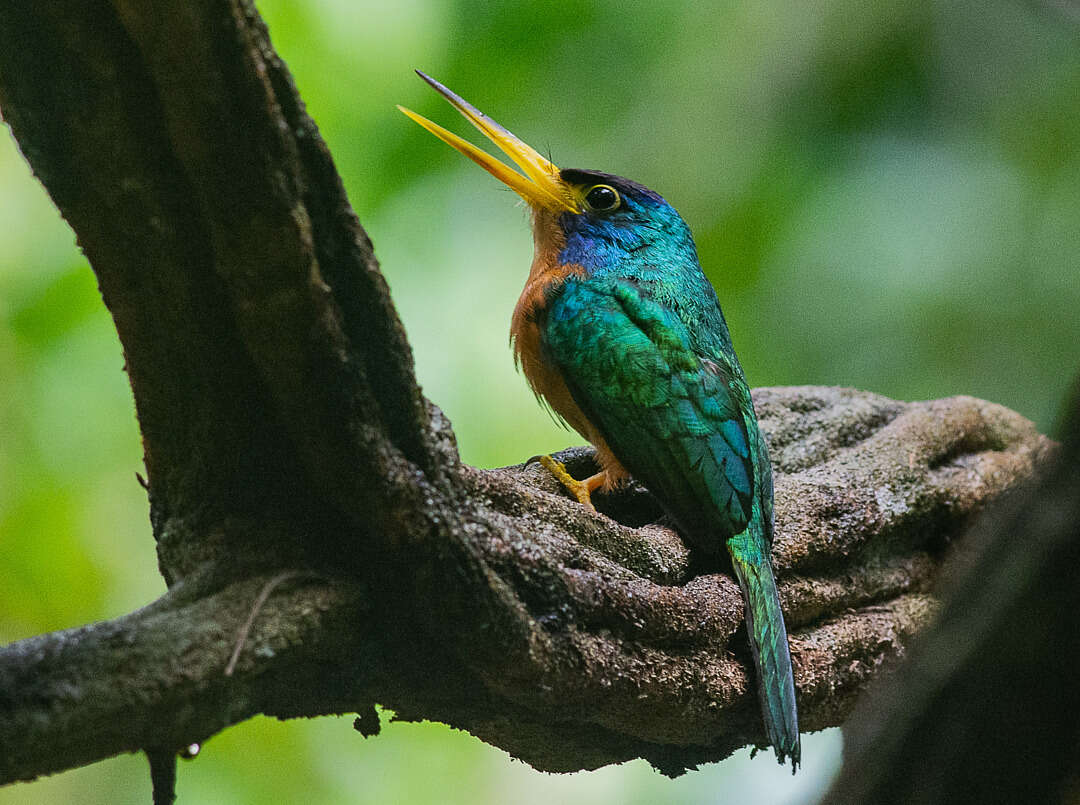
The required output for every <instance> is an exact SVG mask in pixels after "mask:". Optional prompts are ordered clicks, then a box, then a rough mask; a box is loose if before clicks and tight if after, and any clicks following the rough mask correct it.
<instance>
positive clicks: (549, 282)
mask: <svg viewBox="0 0 1080 805" xmlns="http://www.w3.org/2000/svg"><path fill="white" fill-rule="evenodd" d="M533 244H534V255H533V262H532V267H531V268H530V269H529V279H528V281H527V282H526V283H525V288H524V290H523V291H522V292H521V296H520V297H518V301H517V305H516V306H515V307H514V315H513V318H512V320H511V323H510V343H511V345H512V346H513V350H514V362H515V363H516V364H517V365H518V366H520V367H521V371H522V372H524V374H525V379H526V380H528V382H529V386H530V387H531V388H532V390H533V393H535V394H536V396H537V397H539V398H540V399H542V400H543V401H544V402H546V403H547V404H548V405H549V406H551V409H552V410H553V411H554V412H555V413H556V414H558V415H559V416H560V417H561V418H562V419H563V420H565V421H566V423H567V424H569V425H570V427H572V428H573V429H574V430H576V431H577V432H578V433H580V434H581V435H582V436H584V437H585V438H586V439H588V440H589V442H591V443H592V444H593V445H595V446H596V450H597V458H598V459H599V461H600V465H601V467H602V468H603V471H604V472H605V473H606V474H607V478H606V481H605V484H604V486H605V487H606V488H611V487H613V486H615V485H617V484H618V483H620V482H621V481H622V480H623V479H625V478H627V477H628V476H629V473H627V471H626V470H625V469H624V468H623V467H622V465H621V464H620V463H619V461H618V459H616V458H615V456H614V455H613V454H612V452H611V449H610V448H609V447H608V446H607V443H606V442H605V441H604V437H603V436H601V435H600V432H599V431H598V430H597V429H596V428H595V427H593V424H592V423H591V422H589V420H588V418H587V417H586V416H585V413H584V412H583V411H582V410H581V409H580V408H579V407H578V405H577V403H576V402H574V398H573V397H572V396H571V394H570V389H568V388H567V386H566V382H565V381H564V380H563V378H562V375H561V374H560V373H559V370H558V368H557V367H555V366H553V365H552V364H551V363H550V362H548V361H547V360H546V359H545V358H544V356H543V351H542V349H541V346H540V325H539V319H540V316H541V314H542V313H543V312H544V308H545V306H546V305H547V301H548V299H550V298H551V295H552V294H553V293H554V291H555V290H556V289H557V288H558V287H559V286H560V285H562V284H563V283H564V282H566V280H567V279H569V278H570V277H584V275H585V270H584V269H583V268H582V267H581V266H578V265H572V264H571V265H563V264H560V263H559V254H560V253H561V252H562V250H563V247H564V246H565V245H566V239H565V236H564V235H563V232H562V229H561V227H559V225H558V221H557V219H556V215H555V214H553V213H552V212H550V211H548V210H545V209H535V208H534V210H533Z"/></svg>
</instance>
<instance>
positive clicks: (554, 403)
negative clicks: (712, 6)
mask: <svg viewBox="0 0 1080 805" xmlns="http://www.w3.org/2000/svg"><path fill="white" fill-rule="evenodd" d="M418 72H419V71H418ZM420 76H421V77H422V78H423V79H424V80H425V81H427V82H428V83H429V84H430V85H431V86H432V87H434V88H435V89H436V90H438V92H439V93H440V94H441V95H442V96H443V97H445V98H446V99H447V100H448V101H450V103H452V104H453V105H454V106H455V107H456V108H457V110H458V111H459V112H461V113H462V114H463V115H464V116H465V117H466V118H468V120H469V121H470V122H471V123H472V124H473V125H475V126H476V127H477V128H478V129H480V131H482V132H483V133H484V134H485V135H486V136H487V137H488V138H490V139H491V140H492V141H493V142H494V143H495V144H496V145H497V146H498V147H499V148H501V149H502V150H503V151H504V152H505V153H506V154H507V155H508V156H509V157H510V159H512V160H513V161H514V162H515V163H516V164H517V166H518V167H519V168H520V169H521V171H522V173H518V172H516V171H514V170H513V169H512V168H509V167H507V166H506V165H504V164H503V163H501V162H500V161H499V160H497V159H495V158H494V157H492V156H490V155H489V154H487V153H486V152H484V151H482V150H480V149H479V148H477V147H476V146H474V145H472V144H471V143H469V142H467V141H466V140H463V139H462V138H460V137H458V136H457V135H455V134H453V133H452V132H449V131H447V130H446V129H444V128H442V127H441V126H439V125H437V124H435V123H432V122H431V121H430V120H427V119H426V118H423V117H421V116H420V115H418V114H416V113H415V112H412V111H410V110H408V109H404V108H401V107H399V108H401V111H403V112H404V113H405V114H407V115H408V116H409V117H411V118H412V119H413V120H415V121H416V122H417V123H419V124H420V125H421V126H423V127H424V128H426V129H427V130H428V131H430V132H431V133H433V134H434V135H435V136H436V137H438V138H440V139H441V140H443V141H445V142H446V143H448V144H449V145H451V146H453V147H454V148H456V149H457V150H458V151H460V152H461V153H463V154H464V155H465V156H467V157H469V158H470V159H472V160H473V161H474V162H476V163H477V164H479V165H480V166H481V167H482V168H484V169H485V170H487V171H488V172H490V173H492V174H493V175H494V176H495V177H496V178H498V179H499V180H500V181H502V182H504V183H505V184H507V185H509V186H510V187H511V188H512V189H513V190H514V191H515V192H517V193H518V195H520V196H521V197H522V198H524V199H525V201H526V202H528V204H529V206H530V207H531V209H532V226H533V236H534V242H535V255H534V257H533V263H532V269H531V270H530V272H529V279H528V282H526V283H525V290H524V291H523V292H522V294H521V298H520V299H519V300H518V303H517V307H516V309H515V310H514V316H513V322H512V325H511V329H510V337H511V340H512V342H513V347H514V353H515V356H516V358H517V360H518V362H519V363H520V365H521V368H522V370H523V371H524V373H525V377H526V378H527V379H528V381H529V385H531V386H532V388H533V390H534V391H535V392H536V394H537V395H538V396H539V397H541V398H543V399H544V400H545V401H546V402H547V403H548V404H549V405H550V406H551V408H552V409H554V410H555V412H556V413H557V414H558V415H559V416H560V417H562V418H563V419H564V420H565V421H566V422H568V423H569V424H570V425H571V426H572V427H573V428H574V429H575V430H576V431H578V433H580V434H581V435H582V436H584V437H585V438H586V439H588V440H589V441H590V442H591V443H592V444H593V445H595V446H596V452H597V456H598V458H599V462H600V466H601V467H602V468H603V469H602V470H601V472H599V473H597V474H596V475H594V476H592V477H591V478H588V479H586V480H584V481H575V480H574V479H573V478H571V477H570V476H569V475H568V474H567V473H566V471H565V469H563V467H562V465H560V464H559V463H558V462H556V461H554V460H552V459H550V458H549V457H545V459H544V460H543V461H544V463H545V466H547V467H548V468H549V469H551V470H552V471H553V472H554V473H555V474H556V475H557V476H558V477H559V478H560V480H562V481H563V483H564V484H565V485H566V486H567V488H568V489H570V491H571V492H572V493H573V494H574V495H575V496H576V497H577V499H578V500H580V501H581V502H582V503H583V504H585V505H588V506H591V505H592V504H591V501H590V494H591V493H592V492H593V491H595V490H596V489H598V488H602V489H610V488H612V487H613V486H616V485H617V484H619V483H621V482H622V481H624V480H625V479H626V478H628V477H629V476H631V475H632V476H633V477H634V478H637V479H638V480H639V481H641V482H642V483H644V484H645V486H646V487H648V489H649V491H650V492H652V493H653V494H654V495H655V496H656V498H657V499H658V500H659V501H660V503H661V504H662V505H663V507H664V509H665V510H666V511H667V512H668V514H669V515H670V516H671V517H672V519H673V520H674V522H675V524H676V525H677V526H678V529H679V531H680V532H681V533H682V535H683V536H684V537H685V538H686V539H687V540H688V541H689V542H690V545H691V546H692V547H693V548H694V549H696V550H698V551H702V552H706V553H708V554H711V555H717V554H719V553H720V546H721V545H726V546H727V552H728V554H729V556H730V557H731V564H732V566H733V568H734V571H735V576H736V577H737V578H738V580H739V585H740V587H741V588H742V593H743V598H744V600H745V602H746V622H747V631H748V633H749V636H750V647H751V649H752V653H753V656H754V663H755V665H756V667H757V680H758V691H759V694H760V699H761V706H762V711H763V716H764V720H765V727H766V730H767V731H768V735H769V741H770V742H771V743H772V745H773V747H774V749H775V750H776V756H777V759H778V760H779V761H780V762H781V763H783V762H784V760H785V758H788V757H790V758H791V761H792V770H794V769H795V767H796V766H797V764H798V763H799V760H800V749H799V728H798V723H797V715H796V711H795V687H794V683H793V679H792V672H791V657H790V654H789V652H788V642H787V632H786V630H785V628H784V618H783V613H782V612H781V610H780V600H779V597H778V596H777V591H776V581H775V580H774V578H773V571H772V564H771V560H770V548H771V545H772V536H773V484H772V469H771V467H770V465H769V454H768V450H767V448H766V446H765V440H764V439H763V438H762V436H761V431H760V430H759V428H758V422H757V417H756V416H755V414H754V404H753V402H752V401H751V399H750V389H749V387H748V386H747V384H746V379H745V378H744V377H743V371H742V367H741V366H740V365H739V361H738V358H736V357H735V350H734V348H733V347H732V344H731V336H730V335H729V334H728V328H727V323H726V322H725V321H724V314H723V313H722V312H721V311H720V302H719V300H718V299H717V297H716V292H715V291H714V290H713V287H712V285H710V284H709V281H708V280H707V279H706V278H705V275H704V273H702V270H701V266H700V264H699V263H698V257H697V249H696V248H695V246H694V240H693V238H692V237H691V235H690V230H689V228H688V227H687V226H686V223H685V222H684V221H683V219H682V218H681V217H680V216H679V214H678V213H677V212H675V210H674V208H673V207H672V206H671V205H670V204H668V203H667V202H666V201H664V199H663V198H661V197H660V195H659V194H657V193H654V192H653V191H652V190H649V189H648V188H645V187H642V186H641V185H639V184H637V183H636V182H632V181H630V180H628V179H622V178H620V177H618V176H611V175H609V174H606V173H599V172H597V171H590V170H559V169H558V168H557V167H555V165H553V164H552V163H551V162H550V161H549V160H547V159H546V158H544V157H543V156H541V155H540V154H539V153H538V152H537V151H536V150H534V149H533V148H531V147H529V146H528V145H526V144H525V143H524V142H522V141H521V140H519V139H518V138H517V137H515V136H514V135H513V134H511V133H510V132H509V131H507V130H506V129H504V128H503V127H502V126H500V125H499V124H497V123H496V122H495V121H493V120H491V119H490V118H488V117H487V116H485V115H484V114H483V113H482V112H480V111H479V110H477V109H476V108H475V107H473V106H472V105H470V104H469V103H467V102H466V101H465V100H463V99H462V98H460V97H458V96H457V95H456V94H454V93H453V92H451V91H450V90H449V89H447V88H446V87H444V86H443V85H442V84H440V83H439V82H437V81H435V80H434V79H432V78H429V77H428V76H426V75H424V74H423V73H420ZM523 174H524V175H523Z"/></svg>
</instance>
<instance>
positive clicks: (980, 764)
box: [825, 385, 1080, 805]
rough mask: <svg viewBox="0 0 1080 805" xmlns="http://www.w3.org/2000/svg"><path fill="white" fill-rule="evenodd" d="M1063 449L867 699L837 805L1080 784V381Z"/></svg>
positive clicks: (1007, 512) (1063, 799)
mask: <svg viewBox="0 0 1080 805" xmlns="http://www.w3.org/2000/svg"><path fill="white" fill-rule="evenodd" d="M1077 392H1078V393H1077V394H1075V395H1074V397H1073V403H1072V410H1071V417H1070V421H1069V423H1068V425H1067V427H1066V433H1065V443H1064V445H1063V447H1062V451H1061V455H1060V457H1059V460H1058V461H1057V462H1055V464H1054V466H1053V468H1052V469H1050V470H1049V471H1048V472H1046V473H1045V476H1044V477H1043V478H1041V479H1040V480H1039V482H1038V483H1037V484H1034V485H1033V488H1030V489H1027V490H1025V492H1024V493H1023V494H1018V495H1014V496H1013V499H1012V500H1007V501H1002V502H1000V503H998V504H996V505H995V506H994V508H993V511H992V512H988V513H987V515H986V516H985V517H983V518H982V519H981V521H980V526H981V527H980V528H979V529H977V530H975V531H974V532H973V533H972V536H971V540H970V542H969V543H968V544H966V545H965V547H964V550H963V551H961V552H958V554H957V556H956V557H955V558H954V559H953V560H952V562H951V563H950V564H949V565H948V567H947V572H948V573H949V575H950V584H949V585H948V586H947V588H946V593H945V596H944V598H945V600H944V601H943V605H942V611H941V616H940V618H939V619H938V620H937V622H936V623H935V624H934V627H933V629H931V630H930V631H929V632H928V633H926V634H925V635H920V639H919V640H918V641H917V643H916V645H915V646H914V647H913V649H912V651H911V655H910V657H909V659H908V661H907V662H906V663H905V664H904V672H903V673H902V674H896V675H895V676H894V677H893V678H890V679H889V680H887V682H886V684H883V685H882V686H881V687H880V688H877V689H876V690H875V691H873V694H874V695H871V696H868V697H867V698H866V699H865V701H863V702H862V703H860V707H859V712H858V714H857V716H855V717H853V718H852V723H851V725H850V729H847V730H845V741H844V754H845V761H844V771H843V773H842V774H841V776H840V778H839V779H838V780H837V781H836V784H835V785H834V787H833V789H832V790H831V791H830V792H829V794H828V796H827V797H826V798H825V802H828V803H843V805H855V803H867V805H870V803H872V804H873V805H893V804H894V803H895V805H908V804H910V805H916V803H917V805H947V804H948V803H954V802H982V803H991V802H1002V803H1014V802H1039V803H1061V804H1062V805H1070V804H1071V803H1076V802H1077V801H1078V796H1080V785H1078V783H1080V718H1078V715H1080V687H1078V686H1077V684H1076V658H1077V657H1080V629H1078V628H1077V623H1076V621H1077V613H1078V612H1080V584H1077V578H1076V576H1077V570H1078V569H1080V385H1078V386H1077Z"/></svg>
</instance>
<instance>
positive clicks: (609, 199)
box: [585, 184, 622, 212]
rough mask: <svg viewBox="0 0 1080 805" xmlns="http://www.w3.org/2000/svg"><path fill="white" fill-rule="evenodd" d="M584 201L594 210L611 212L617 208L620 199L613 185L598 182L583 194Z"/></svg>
mask: <svg viewBox="0 0 1080 805" xmlns="http://www.w3.org/2000/svg"><path fill="white" fill-rule="evenodd" d="M585 203H586V204H587V205H589V209H590V210H593V211H594V212H611V211H612V210H615V209H618V207H619V205H620V204H621V203H622V199H620V198H619V193H618V191H617V190H616V189H615V188H614V187H608V185H606V184H598V185H597V186H596V187H594V188H592V189H591V190H590V191H589V192H588V193H586V194H585Z"/></svg>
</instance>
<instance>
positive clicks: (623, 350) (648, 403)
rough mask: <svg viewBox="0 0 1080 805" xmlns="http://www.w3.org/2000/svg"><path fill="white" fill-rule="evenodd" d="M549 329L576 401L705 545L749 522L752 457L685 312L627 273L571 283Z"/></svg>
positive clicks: (719, 370)
mask: <svg viewBox="0 0 1080 805" xmlns="http://www.w3.org/2000/svg"><path fill="white" fill-rule="evenodd" d="M543 332H544V348H545V355H546V357H547V358H548V359H549V360H551V361H553V362H554V363H555V364H556V365H557V366H558V367H559V369H560V371H561V373H562V376H563V379H564V380H565V381H566V384H567V386H568V388H569V389H570V393H571V394H572V395H573V396H574V401H575V402H577V404H578V405H579V406H580V407H581V409H582V410H583V411H584V412H585V415H586V416H587V417H588V418H589V420H590V421H591V422H592V423H593V424H594V425H595V426H597V427H598V428H599V429H600V431H601V433H603V435H604V438H605V440H607V442H608V445H609V446H610V447H611V449H612V450H613V451H614V453H615V455H616V456H618V458H619V461H621V462H622V463H623V465H624V466H625V467H626V468H627V469H628V470H629V471H630V472H631V473H632V474H633V475H634V476H635V477H636V478H638V479H639V480H641V481H642V482H643V483H645V484H646V486H648V487H649V488H650V489H651V490H652V491H653V492H654V494H656V495H657V497H658V498H659V499H660V500H661V501H663V502H664V505H665V507H666V508H667V509H668V511H669V512H670V514H671V515H672V516H673V517H674V518H675V520H676V521H677V522H678V524H679V525H680V527H681V528H682V529H683V530H684V531H685V532H687V534H688V536H689V537H690V538H691V539H692V540H694V541H695V543H700V544H699V547H700V548H703V549H705V550H709V551H711V552H716V551H717V550H719V549H720V547H721V544H720V543H719V542H716V538H717V536H718V535H730V534H735V533H738V532H740V531H742V530H744V529H745V528H746V526H747V524H748V523H749V521H750V518H751V515H752V511H753V499H754V494H753V493H754V455H753V454H752V451H751V440H750V437H749V434H748V431H747V424H746V416H745V411H744V410H743V408H742V405H743V401H742V400H740V399H739V396H738V394H737V388H736V386H737V385H738V384H737V383H734V382H732V381H733V372H731V371H730V370H728V371H725V368H726V367H725V364H724V362H723V356H716V359H706V358H703V357H702V356H699V355H698V354H696V353H695V351H694V350H693V349H692V348H691V339H690V334H689V331H688V330H687V328H686V326H685V325H684V324H683V323H682V321H681V320H680V319H679V318H678V316H677V315H676V314H675V313H674V312H672V311H671V310H670V309H667V308H665V307H664V306H663V305H661V304H659V303H657V302H655V301H653V300H652V299H650V298H649V297H648V296H647V295H644V294H643V293H642V292H641V291H640V289H639V288H637V287H636V286H635V285H634V284H633V283H631V282H629V281H626V280H589V281H583V282H576V281H575V282H572V283H567V284H566V286H565V288H564V290H563V293H562V294H561V295H560V296H559V297H557V298H556V299H555V300H553V302H552V304H551V305H550V306H549V308H548V312H547V321H546V324H545V327H544V329H543ZM755 435H756V434H755ZM710 543H711V544H710Z"/></svg>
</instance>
